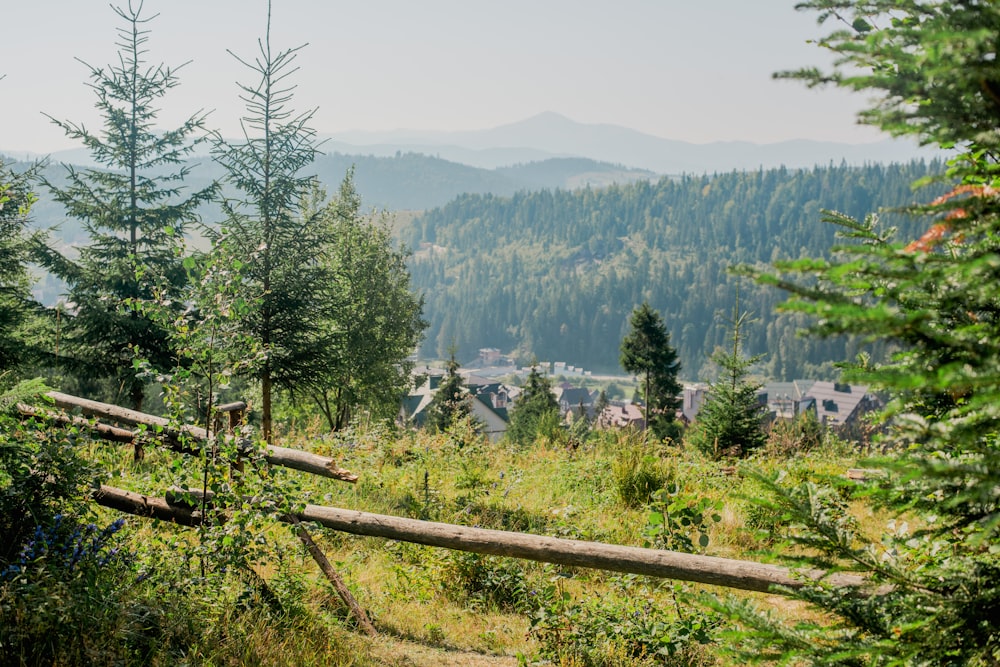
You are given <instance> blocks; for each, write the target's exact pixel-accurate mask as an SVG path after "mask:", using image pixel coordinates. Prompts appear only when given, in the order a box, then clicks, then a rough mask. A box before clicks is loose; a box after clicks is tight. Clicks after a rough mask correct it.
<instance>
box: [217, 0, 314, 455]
mask: <svg viewBox="0 0 1000 667" xmlns="http://www.w3.org/2000/svg"><path fill="white" fill-rule="evenodd" d="M301 48H302V47H301V46H300V47H297V48H293V49H287V50H284V51H274V50H272V48H271V6H270V3H268V13H267V30H266V32H265V35H264V38H263V39H261V40H259V41H258V49H259V53H258V54H257V57H256V58H255V59H253V60H252V61H251V60H247V59H242V58H239V57H238V56H235V54H234V56H235V57H236V58H237V59H238V60H239V61H240V62H241V63H243V64H244V65H245V66H246V67H247V68H248V69H249V70H250V71H251V72H252V73H253V74H254V75H255V76H256V77H258V78H257V80H256V82H254V83H253V84H239V88H240V90H241V99H242V100H243V101H244V102H245V103H246V115H245V116H244V117H243V119H242V120H241V125H242V130H243V136H242V137H241V138H240V139H239V140H238V141H235V142H232V141H229V140H226V139H225V138H223V137H222V136H221V135H218V134H217V135H216V137H215V147H214V155H215V159H216V161H217V162H218V163H219V164H220V165H221V166H222V167H223V168H224V169H225V176H224V177H223V183H224V184H225V185H228V186H230V187H231V188H232V189H234V190H235V191H236V195H235V196H234V197H233V198H231V199H226V200H225V201H223V208H224V215H225V220H224V222H223V227H222V229H221V231H220V235H221V236H220V238H217V239H216V241H217V243H216V247H217V248H220V249H224V250H225V252H229V253H232V255H233V260H234V262H236V263H239V264H240V265H241V267H242V268H241V271H242V273H243V285H244V290H245V294H244V298H245V299H246V301H247V303H248V307H247V308H246V309H245V310H244V311H243V312H242V313H241V314H240V316H239V317H240V318H241V325H242V328H243V330H244V331H245V332H246V333H247V334H249V335H250V336H252V338H253V339H254V340H255V343H256V346H257V353H256V354H255V356H254V358H253V359H252V360H251V361H252V363H247V364H246V365H245V366H243V367H244V368H246V369H247V371H246V375H247V376H249V377H251V378H253V379H255V380H257V381H259V382H260V390H261V426H262V430H263V435H264V438H265V439H266V440H267V441H268V442H270V441H271V439H272V435H273V434H272V430H273V398H274V394H275V392H276V391H277V390H278V389H284V390H286V391H289V392H296V391H302V392H304V391H306V390H308V388H309V387H311V386H315V384H316V382H318V379H319V376H320V374H321V365H320V364H319V363H318V360H319V359H321V358H322V357H323V355H324V354H325V353H326V348H327V345H328V342H329V341H328V337H327V336H326V335H325V333H324V332H323V329H322V326H321V325H322V321H323V318H322V317H318V316H317V315H318V313H317V311H316V310H315V308H316V304H317V303H318V301H319V298H318V296H319V294H320V292H321V291H322V290H323V289H325V287H326V283H327V279H328V269H327V267H326V266H325V265H324V262H323V258H324V254H325V253H326V252H327V251H328V249H329V247H330V243H329V238H327V237H326V232H327V227H325V226H324V225H321V224H316V216H317V215H318V211H312V212H311V213H310V214H309V215H303V211H304V210H307V207H306V206H305V204H306V203H307V198H308V196H309V194H310V193H311V192H312V190H313V185H314V183H315V179H314V177H313V176H310V175H304V174H303V170H304V169H305V168H306V167H308V166H309V165H310V164H312V162H313V160H314V159H315V158H316V155H317V148H316V133H315V131H314V130H313V129H311V128H310V127H309V122H310V121H311V119H312V116H313V112H312V111H307V112H305V113H296V112H295V111H294V110H293V109H292V108H291V107H290V103H291V101H292V94H293V91H294V86H292V85H290V84H289V83H288V80H287V79H288V77H289V76H291V75H292V74H293V73H294V72H295V70H296V67H295V66H294V61H295V57H296V54H297V52H298V51H299V50H300V49H301ZM223 241H224V242H223ZM233 352H234V353H235V354H237V355H238V354H240V351H239V350H234V351H233Z"/></svg>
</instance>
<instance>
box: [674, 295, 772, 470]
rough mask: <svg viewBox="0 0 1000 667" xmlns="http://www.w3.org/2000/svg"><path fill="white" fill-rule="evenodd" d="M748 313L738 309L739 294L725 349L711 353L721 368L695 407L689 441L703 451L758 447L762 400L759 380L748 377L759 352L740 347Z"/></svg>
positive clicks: (743, 451) (737, 452) (731, 452)
mask: <svg viewBox="0 0 1000 667" xmlns="http://www.w3.org/2000/svg"><path fill="white" fill-rule="evenodd" d="M747 321H748V314H747V313H745V312H744V313H741V312H740V305H739V294H738V293H737V297H736V305H735V306H734V307H733V317H732V320H730V326H731V330H730V342H731V345H732V346H731V347H730V349H729V350H728V351H723V350H719V351H717V352H716V354H715V355H714V356H713V357H712V359H713V361H715V363H716V364H718V366H719V367H720V368H721V369H722V373H721V375H720V377H719V379H718V380H717V381H716V382H714V383H712V385H711V387H710V388H709V390H708V399H707V400H706V401H705V404H704V405H702V406H701V408H700V409H699V410H698V416H697V418H696V419H695V425H694V427H693V429H692V430H691V432H690V441H691V442H692V443H693V444H694V445H695V446H696V447H698V448H699V449H701V450H702V451H703V452H705V453H707V454H709V455H711V456H713V457H715V458H718V457H721V456H746V455H747V454H749V453H751V452H753V451H754V450H756V449H758V448H760V447H762V446H763V445H764V443H765V441H766V437H765V435H764V424H763V419H764V409H765V408H764V404H763V403H761V401H760V399H759V397H758V392H759V391H760V388H761V384H760V383H759V382H754V381H751V380H750V379H749V378H748V375H749V373H750V368H751V367H752V366H753V365H754V364H755V363H757V362H758V361H760V358H761V357H760V355H757V356H753V357H745V356H743V353H742V351H741V349H740V346H741V344H742V341H743V336H744V335H745V334H744V329H743V327H744V326H745V325H746V323H747Z"/></svg>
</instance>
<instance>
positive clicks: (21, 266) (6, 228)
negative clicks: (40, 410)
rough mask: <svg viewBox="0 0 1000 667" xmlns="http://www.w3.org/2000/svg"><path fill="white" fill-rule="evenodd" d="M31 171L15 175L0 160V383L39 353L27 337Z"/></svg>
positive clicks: (32, 313) (33, 307)
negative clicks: (28, 226) (28, 225)
mask: <svg viewBox="0 0 1000 667" xmlns="http://www.w3.org/2000/svg"><path fill="white" fill-rule="evenodd" d="M32 176H33V170H29V171H27V172H15V171H13V170H10V169H7V167H6V165H5V164H4V163H3V161H2V160H0V381H2V382H4V383H6V381H8V380H9V379H12V378H6V377H5V376H6V374H7V373H8V372H10V371H14V370H17V369H22V368H24V367H25V366H28V365H29V364H30V363H31V362H32V361H34V360H35V359H36V358H37V357H38V356H39V354H40V350H39V349H38V341H37V340H36V339H35V338H34V336H32V334H31V328H32V327H31V326H30V325H31V323H32V322H37V321H38V320H37V315H38V314H39V313H38V311H39V306H38V304H37V303H35V301H34V299H33V298H32V296H31V290H30V286H31V280H30V276H29V274H28V262H29V261H30V259H31V251H32V248H33V247H34V246H35V245H36V244H37V243H39V242H40V240H41V235H40V234H39V233H38V232H34V233H32V232H29V230H28V228H27V222H28V213H29V210H30V208H31V205H32V203H33V202H34V200H35V196H34V194H33V193H32V188H31V180H32Z"/></svg>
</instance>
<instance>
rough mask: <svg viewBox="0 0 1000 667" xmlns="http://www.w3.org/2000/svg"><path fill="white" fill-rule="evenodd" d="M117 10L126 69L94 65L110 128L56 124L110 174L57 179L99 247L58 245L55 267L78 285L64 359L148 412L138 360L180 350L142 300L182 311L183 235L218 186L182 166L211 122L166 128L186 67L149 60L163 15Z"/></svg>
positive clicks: (163, 359)
mask: <svg viewBox="0 0 1000 667" xmlns="http://www.w3.org/2000/svg"><path fill="white" fill-rule="evenodd" d="M113 9H114V11H115V13H116V14H117V15H118V17H119V18H121V19H122V21H123V22H124V26H123V27H121V28H119V29H118V42H117V46H118V47H119V51H118V55H119V60H118V63H116V64H114V65H110V66H108V67H107V68H100V67H94V66H89V65H88V68H89V70H90V83H89V84H88V85H89V86H90V87H91V88H92V89H93V90H94V93H95V94H96V96H97V103H96V106H97V109H98V111H99V112H100V114H101V117H102V120H103V124H104V127H103V130H102V131H101V132H100V133H93V132H91V131H89V130H87V129H86V128H85V127H84V126H83V125H82V124H76V123H72V122H70V121H61V120H56V119H53V122H55V123H56V124H57V125H58V126H59V127H60V128H62V129H63V131H64V132H65V133H66V135H67V136H68V137H70V138H72V139H75V140H79V141H81V142H82V143H83V144H84V146H86V147H87V149H89V150H90V153H91V157H92V158H93V160H94V161H95V162H97V163H98V164H99V165H101V167H103V168H102V169H76V168H74V167H71V166H67V167H66V176H67V183H66V185H65V186H57V185H55V184H54V183H52V182H51V181H47V182H46V184H47V185H48V187H49V190H50V191H51V192H52V195H53V196H54V198H55V199H56V201H58V202H59V203H61V204H62V205H63V206H64V207H65V208H66V213H67V214H68V215H69V216H70V217H72V218H75V219H78V220H80V221H82V223H83V225H84V227H85V228H86V230H87V233H88V236H89V239H90V242H89V243H88V244H87V245H86V246H84V247H82V248H80V255H79V257H78V258H69V257H64V256H62V255H60V254H59V253H57V252H56V251H54V250H53V251H49V252H47V253H45V257H44V258H43V262H44V264H45V265H46V267H47V268H48V269H49V270H51V271H52V272H53V273H55V274H56V275H57V276H59V277H60V278H62V279H63V280H65V281H66V283H67V285H68V288H67V290H68V291H67V294H66V298H67V301H68V302H69V304H70V306H71V308H72V309H73V317H71V318H68V319H67V322H66V325H65V328H64V330H63V332H62V338H63V341H64V343H63V351H64V353H65V355H66V356H68V357H69V359H68V360H65V361H64V363H68V364H69V365H70V366H71V367H72V368H75V370H76V372H77V373H78V375H81V376H89V377H99V378H110V379H112V380H114V382H115V383H116V384H117V385H118V387H119V392H121V393H123V394H124V395H125V396H127V400H128V402H129V403H130V404H131V406H132V407H133V408H135V409H141V408H142V403H143V397H144V382H143V380H142V379H141V378H138V377H136V373H135V371H134V370H133V360H134V359H136V358H139V359H146V360H149V361H150V362H151V363H153V364H154V365H156V366H158V367H165V366H167V365H169V363H170V361H171V353H172V352H171V348H170V344H169V336H168V334H167V332H166V331H164V330H163V328H161V327H160V326H158V325H157V324H155V323H154V322H153V321H151V320H150V319H149V318H147V317H145V316H143V315H142V313H141V312H140V309H139V307H138V302H140V301H143V300H147V299H151V298H153V294H154V292H157V291H159V292H160V293H162V294H163V295H164V296H165V297H166V298H168V299H170V298H174V299H175V301H174V303H175V307H179V305H180V302H179V300H176V297H177V296H179V294H180V290H181V288H182V286H183V283H184V279H185V272H184V270H183V268H182V266H181V262H182V257H181V253H182V244H183V235H184V232H185V230H186V228H187V227H188V226H189V225H190V224H192V223H193V222H195V221H196V220H197V213H196V208H197V207H198V206H199V205H200V204H202V203H203V202H205V201H207V200H208V199H209V198H210V196H211V194H212V192H213V190H214V188H213V187H212V186H209V187H207V188H205V189H203V190H200V191H198V192H194V193H188V192H186V191H185V189H184V188H183V181H184V179H185V177H186V176H187V174H188V170H189V167H188V166H183V165H182V163H183V162H184V160H185V159H186V157H187V156H189V155H190V153H191V151H192V149H193V147H194V146H193V139H194V138H195V135H196V134H197V133H198V132H200V131H201V130H202V129H203V121H204V116H203V115H202V114H200V113H199V114H195V115H193V116H191V117H189V118H188V119H187V120H186V121H184V122H183V123H182V124H181V125H180V126H179V127H177V128H175V129H172V130H168V131H163V130H162V129H160V128H157V127H156V126H155V124H156V121H157V116H158V114H159V109H158V107H157V105H158V104H159V102H160V99H161V98H162V97H164V96H165V95H166V94H167V93H168V92H169V91H170V89H172V88H173V87H175V86H176V85H178V78H177V70H176V69H171V68H169V67H166V66H164V65H158V66H149V65H147V62H146V55H147V53H148V52H147V46H146V45H147V42H148V41H149V30H148V29H146V24H147V23H149V22H150V21H152V20H153V19H154V18H155V16H153V17H148V18H147V17H144V16H143V14H142V10H143V5H142V3H141V2H139V3H138V5H137V6H135V7H133V6H132V4H131V3H130V4H129V6H128V8H127V9H124V8H119V7H113ZM62 353H63V352H62V351H61V354H62Z"/></svg>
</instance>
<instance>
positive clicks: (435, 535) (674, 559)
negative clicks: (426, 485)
mask: <svg viewBox="0 0 1000 667" xmlns="http://www.w3.org/2000/svg"><path fill="white" fill-rule="evenodd" d="M49 396H50V398H52V399H53V401H54V403H55V405H56V406H57V407H59V408H62V409H63V410H73V411H79V412H80V413H82V414H84V415H88V416H90V417H96V418H101V419H106V420H110V421H114V422H116V423H117V424H119V426H113V425H109V424H103V423H100V422H93V421H90V420H86V419H82V418H81V417H79V416H73V415H67V414H65V413H51V411H46V410H39V409H37V408H32V407H30V406H20V408H21V411H22V413H23V414H24V415H25V416H26V417H42V416H47V417H50V418H52V419H54V420H55V421H56V422H58V423H63V424H68V423H73V424H75V425H77V426H79V427H87V428H90V429H91V430H92V432H93V434H94V435H95V436H97V437H99V438H103V439H106V440H109V441H112V442H118V443H133V444H135V438H136V437H137V436H138V435H139V432H136V431H129V430H128V429H124V428H121V426H120V425H122V424H124V425H129V426H140V425H146V426H153V427H155V428H156V429H158V431H159V435H160V437H162V441H163V443H164V444H165V445H166V446H168V447H171V448H174V449H182V450H185V451H189V450H190V446H189V445H185V444H184V442H185V438H182V437H180V436H181V435H182V433H181V432H179V431H177V430H175V429H173V428H172V427H171V425H170V423H169V421H168V420H165V419H163V418H161V417H156V416H153V415H147V414H144V413H140V412H136V411H134V410H127V409H124V408H120V407H118V406H114V405H109V404H106V403H99V402H97V401H89V400H87V399H82V398H78V397H75V396H69V395H67V394H62V393H59V392H51V393H50V394H49ZM183 435H185V436H186V438H187V439H194V440H199V439H200V440H204V439H205V438H206V437H207V434H206V432H205V431H204V429H200V428H197V427H192V426H186V427H183ZM227 437H233V436H227ZM265 458H266V460H267V461H268V463H270V464H271V465H276V466H283V467H287V468H292V469H295V470H299V471H302V472H308V473H311V474H315V475H321V476H323V477H328V478H332V479H337V480H341V481H346V482H352V483H353V482H356V481H357V479H358V476H357V475H356V474H354V473H351V472H350V471H347V470H344V469H342V468H340V467H339V466H337V465H336V463H335V462H334V460H333V459H331V458H329V457H324V456H319V455H316V454H310V453H308V452H303V451H300V450H293V449H288V448H284V447H274V446H267V448H266V450H265ZM94 499H95V500H96V501H97V502H98V503H99V504H101V505H104V506H106V507H109V508H113V509H116V510H119V511H122V512H127V513H129V514H134V515H138V516H146V517H152V518H155V519H159V520H163V521H171V522H174V523H177V524H180V525H184V526H197V525H199V524H200V522H201V515H200V513H199V512H197V511H195V510H192V509H191V508H190V507H187V506H185V505H184V504H182V503H176V502H171V500H170V499H169V498H167V497H157V496H147V495H143V494H139V493H134V492H131V491H125V490H122V489H118V488H115V487H111V486H101V487H100V489H99V490H98V491H97V492H96V493H95V494H94ZM280 518H281V520H282V521H285V522H288V523H292V524H295V525H296V526H297V527H298V531H299V536H300V538H302V540H303V543H304V544H306V546H307V548H309V549H310V553H312V554H313V556H314V558H316V560H317V563H319V564H320V567H321V568H322V569H323V570H324V573H326V574H327V576H328V577H330V576H331V573H332V568H328V566H329V563H327V564H326V565H327V567H324V565H323V562H322V561H325V557H320V556H322V552H319V556H317V553H316V552H318V547H316V546H315V543H314V542H312V540H311V538H309V537H308V533H307V532H305V529H304V527H303V526H302V524H307V523H317V524H320V525H322V526H325V527H327V528H330V529H333V530H337V531H341V532H345V533H351V534H355V535H365V536H371V537H381V538H386V539H392V540H399V541H403V542H412V543H416V544H424V545H428V546H434V547H442V548H445V549H453V550H458V551H466V552H472V553H479V554H488V555H494V556H508V557H512V558H521V559H526V560H533V561H540V562H544V563H553V564H557V565H568V566H573V567H583V568H594V569H600V570H608V571H613V572H623V573H630V574H640V575H646V576H650V577H659V578H665V579H676V580H681V581H691V582H697V583H702V584H710V585H714V586H724V587H727V588H734V589H740V590H748V591H761V592H779V593H780V592H784V591H785V590H796V589H798V588H801V587H802V586H804V585H806V584H807V583H809V582H810V581H816V580H819V579H822V580H823V581H824V582H826V583H828V584H829V585H832V586H836V587H841V588H845V589H848V590H850V591H851V593H852V594H854V595H859V596H867V595H871V594H873V593H874V594H878V593H882V592H884V590H883V589H882V588H879V589H874V590H873V589H872V587H871V586H870V585H869V582H868V581H867V580H866V579H865V578H863V577H860V576H858V575H854V574H849V573H832V574H827V573H826V572H823V571H820V570H794V571H793V570H791V569H789V568H786V567H781V566H778V565H770V564H765V563H757V562H753V561H745V560H736V559H730V558H719V557H714V556H699V555H694V554H687V553H680V552H675V551H666V550H660V549H644V548H640V547H628V546H620V545H612V544H603V543H599V542H586V541H581V540H568V539H562V538H555V537H546V536H539V535H531V534H527V533H516V532H509V531H500V530H487V529H483V528H473V527H469V526H460V525H453V524H446V523H437V522H431V521H421V520H416V519H405V518H400V517H395V516H388V515H382V514H371V513H368V512H360V511H355V510H346V509H339V508H336V507H325V506H320V505H306V506H305V509H303V511H302V512H299V513H297V514H295V515H286V516H284V517H280ZM303 534H304V535H303ZM328 569H329V572H328V571H327V570H328ZM331 581H334V585H335V586H337V588H338V592H341V590H340V589H341V587H342V586H343V582H339V577H336V575H335V573H334V574H333V578H331ZM338 582H339V585H338ZM345 594H346V596H347V597H345ZM341 596H342V597H344V598H345V602H347V603H348V605H349V606H350V607H351V609H352V611H353V612H354V613H355V615H356V616H358V618H359V620H361V624H362V627H365V629H366V630H368V631H369V632H374V628H373V627H371V624H370V622H368V621H367V618H366V617H365V616H364V612H363V611H362V610H361V609H360V607H357V605H356V602H354V601H353V598H350V594H349V593H347V592H346V587H343V592H341ZM366 623H367V627H366Z"/></svg>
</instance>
